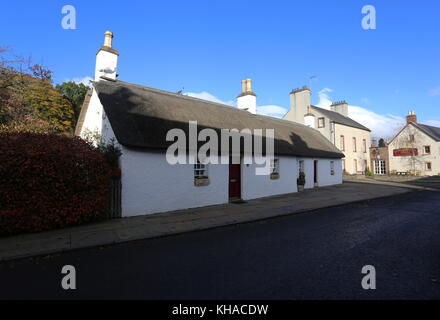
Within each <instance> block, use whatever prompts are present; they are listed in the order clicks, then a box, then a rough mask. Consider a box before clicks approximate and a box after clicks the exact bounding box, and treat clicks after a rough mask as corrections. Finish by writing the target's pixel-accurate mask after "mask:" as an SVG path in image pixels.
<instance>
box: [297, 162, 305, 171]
mask: <svg viewBox="0 0 440 320" xmlns="http://www.w3.org/2000/svg"><path fill="white" fill-rule="evenodd" d="M304 169H305V168H304V160H299V161H298V173H301V172H304Z"/></svg>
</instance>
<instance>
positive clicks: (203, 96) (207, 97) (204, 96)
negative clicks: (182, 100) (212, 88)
mask: <svg viewBox="0 0 440 320" xmlns="http://www.w3.org/2000/svg"><path fill="white" fill-rule="evenodd" d="M184 94H185V95H187V96H190V97H194V98H199V99H203V100H208V101H212V102H217V103H221V104H227V105H229V106H235V103H234V101H232V100H229V101H223V100H221V99H219V98H217V97H216V96H214V95H213V94H210V93H209V92H206V91H202V92H199V93H196V92H185V93H184Z"/></svg>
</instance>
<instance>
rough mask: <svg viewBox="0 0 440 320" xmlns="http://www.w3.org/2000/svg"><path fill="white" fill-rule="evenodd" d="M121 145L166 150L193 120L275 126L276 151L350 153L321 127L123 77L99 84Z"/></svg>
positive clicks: (223, 125) (206, 124)
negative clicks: (170, 138)
mask: <svg viewBox="0 0 440 320" xmlns="http://www.w3.org/2000/svg"><path fill="white" fill-rule="evenodd" d="M93 85H94V87H95V89H96V90H97V93H98V96H99V99H100V101H101V103H102V105H103V107H104V110H105V113H106V115H107V116H108V118H109V121H110V124H111V126H112V128H113V131H114V133H115V136H116V138H117V140H118V141H119V143H121V144H122V145H124V146H127V147H135V148H148V149H166V148H167V147H168V146H169V145H170V144H172V142H167V141H166V135H167V132H168V131H169V130H170V129H173V128H180V129H182V130H183V131H185V133H187V134H188V123H189V121H197V124H198V130H199V131H200V130H202V129H204V128H212V129H215V130H216V131H217V132H219V131H220V130H221V129H234V128H236V129H239V130H241V129H244V128H249V129H251V130H253V129H274V131H275V141H274V146H275V154H279V155H291V156H302V157H317V158H342V157H344V155H343V154H342V153H341V152H340V151H339V150H338V149H337V148H336V147H335V146H334V145H332V144H331V143H330V142H329V141H328V140H327V139H326V138H325V137H324V136H322V135H321V134H320V133H319V132H318V131H317V130H315V129H312V128H309V127H306V126H304V125H301V124H297V123H294V122H290V121H287V120H281V119H277V118H272V117H267V116H261V115H254V114H251V113H249V112H247V111H243V110H239V109H237V108H234V107H230V106H227V105H223V104H218V103H214V102H210V101H206V100H201V99H197V98H192V97H188V96H184V95H181V94H176V93H171V92H167V91H162V90H157V89H152V88H148V87H145V86H140V85H135V84H130V83H126V82H122V81H99V82H94V83H93Z"/></svg>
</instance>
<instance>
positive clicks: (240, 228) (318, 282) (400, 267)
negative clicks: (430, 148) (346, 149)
mask: <svg viewBox="0 0 440 320" xmlns="http://www.w3.org/2000/svg"><path fill="white" fill-rule="evenodd" d="M64 265H73V266H74V267H75V268H76V277H77V289H76V290H68V291H65V290H63V289H62V288H61V279H62V277H63V276H64V275H62V274H61V269H62V267H63V266H64ZM364 265H373V266H374V267H375V269H376V276H377V279H376V290H364V289H362V286H361V280H362V277H363V276H364V275H363V274H361V269H362V267H363V266H364ZM0 298H1V299H5V298H7V299H11V298H12V299H15V298H31V299H46V298H62V299H66V298H67V299H70V298H71V299H77V298H83V299H89V298H100V299H107V298H110V299H112V298H117V299H119V298H124V299H353V298H354V299H439V298H440V193H438V192H437V193H436V192H427V191H424V192H412V193H408V194H403V195H398V196H394V197H390V198H386V199H378V200H373V201H368V202H364V203H359V204H354V205H347V206H343V207H337V208H328V209H323V210H318V211H314V212H311V213H305V214H298V215H292V216H285V217H280V218H275V219H270V220H266V221H260V222H255V223H248V224H242V225H236V226H232V227H224V228H219V229H214V230H207V231H201V232H194V233H188V234H182V235H176V236H170V237H166V238H160V239H151V240H144V241H137V242H131V243H125V244H121V245H116V246H110V247H105V248H95V249H88V250H81V251H76V252H69V253H64V254H61V255H55V256H49V257H44V258H34V259H24V260H19V261H13V262H7V263H3V264H0Z"/></svg>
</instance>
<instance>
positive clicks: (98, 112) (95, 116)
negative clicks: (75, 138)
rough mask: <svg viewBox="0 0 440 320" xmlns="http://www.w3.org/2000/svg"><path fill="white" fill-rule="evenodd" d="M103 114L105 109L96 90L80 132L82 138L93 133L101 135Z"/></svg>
mask: <svg viewBox="0 0 440 320" xmlns="http://www.w3.org/2000/svg"><path fill="white" fill-rule="evenodd" d="M103 113H104V109H103V107H102V104H101V101H100V100H99V97H98V94H97V93H96V90H95V89H93V93H92V97H91V98H90V103H89V107H88V108H87V113H86V115H85V117H84V123H83V126H82V128H81V132H80V137H81V138H83V139H84V138H86V136H87V135H89V134H91V133H93V134H99V135H101V131H102V119H103Z"/></svg>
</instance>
